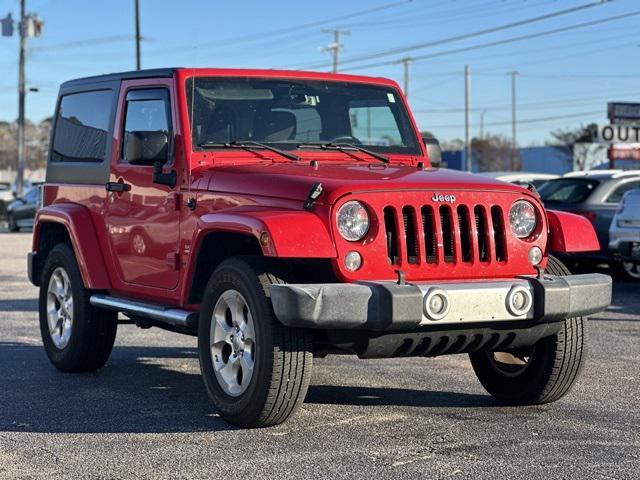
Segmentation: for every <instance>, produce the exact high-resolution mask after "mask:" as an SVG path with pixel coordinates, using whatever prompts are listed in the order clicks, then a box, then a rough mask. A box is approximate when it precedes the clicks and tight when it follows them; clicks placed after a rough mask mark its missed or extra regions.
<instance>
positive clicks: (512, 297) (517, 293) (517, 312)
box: [507, 285, 533, 317]
mask: <svg viewBox="0 0 640 480" xmlns="http://www.w3.org/2000/svg"><path fill="white" fill-rule="evenodd" d="M532 303H533V297H532V296H531V292H530V291H529V290H528V289H527V288H525V287H523V286H522V285H515V286H514V287H513V288H512V289H511V290H510V291H509V293H508V294H507V310H509V312H511V314H512V315H514V316H516V317H519V316H521V315H524V314H525V313H527V312H528V311H529V309H530V308H531V305H532Z"/></svg>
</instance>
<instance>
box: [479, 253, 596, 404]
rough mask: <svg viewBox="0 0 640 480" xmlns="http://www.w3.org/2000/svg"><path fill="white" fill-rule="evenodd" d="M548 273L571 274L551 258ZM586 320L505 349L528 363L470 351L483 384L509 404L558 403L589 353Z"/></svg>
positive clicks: (573, 321)
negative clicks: (526, 344)
mask: <svg viewBox="0 0 640 480" xmlns="http://www.w3.org/2000/svg"><path fill="white" fill-rule="evenodd" d="M546 272H547V273H549V274H551V275H558V276H566V275H570V272H569V270H568V269H567V268H566V267H565V266H564V265H563V264H562V263H561V262H559V261H558V260H557V259H555V258H553V257H549V263H548V265H547V268H546ZM585 323H586V322H585V321H584V320H583V319H582V317H577V318H568V319H566V320H564V321H563V325H562V328H561V329H560V331H559V332H558V333H556V334H554V335H551V336H549V337H545V338H543V339H541V340H539V341H538V342H537V343H536V344H535V345H533V346H532V347H529V348H523V349H519V350H518V351H511V352H504V353H507V354H509V355H513V356H515V357H516V358H517V357H520V358H526V359H528V361H527V362H526V365H507V364H504V363H502V362H501V361H500V360H499V358H496V357H495V356H494V354H495V353H496V352H476V353H472V354H470V355H469V356H470V359H471V365H472V366H473V370H474V371H475V373H476V376H477V377H478V380H480V383H481V384H482V386H483V387H484V388H485V389H486V390H487V392H489V393H490V394H491V395H492V396H493V397H495V398H496V399H497V400H498V401H499V402H501V403H504V404H507V405H536V404H543V403H549V402H555V401H556V400H558V399H560V398H562V397H563V396H564V395H566V393H567V392H568V391H569V390H570V389H571V387H572V386H573V384H574V382H575V380H576V378H577V377H578V374H579V373H580V370H581V367H582V365H583V363H584V359H585V354H586V351H585V350H586V338H585V337H586V332H585Z"/></svg>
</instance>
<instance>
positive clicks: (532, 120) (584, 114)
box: [429, 110, 603, 129]
mask: <svg viewBox="0 0 640 480" xmlns="http://www.w3.org/2000/svg"><path fill="white" fill-rule="evenodd" d="M591 115H603V110H595V111H590V112H580V113H572V114H567V115H555V116H550V117H538V118H525V119H521V120H518V122H517V123H518V125H521V124H528V123H538V122H548V121H553V120H564V119H567V118H579V117H587V116H591ZM511 123H512V121H511V120H505V121H503V122H491V123H485V126H488V127H501V126H508V125H511ZM460 127H461V125H460V124H459V123H455V124H449V125H429V128H432V129H436V128H441V129H444V128H460Z"/></svg>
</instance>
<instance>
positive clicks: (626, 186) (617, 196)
mask: <svg viewBox="0 0 640 480" xmlns="http://www.w3.org/2000/svg"><path fill="white" fill-rule="evenodd" d="M637 189H640V182H628V183H623V184H622V185H620V186H619V187H618V188H616V189H615V190H614V191H613V192H612V193H611V195H609V198H607V203H620V202H621V201H622V197H624V194H625V193H627V192H628V191H629V190H637Z"/></svg>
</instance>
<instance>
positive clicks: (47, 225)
mask: <svg viewBox="0 0 640 480" xmlns="http://www.w3.org/2000/svg"><path fill="white" fill-rule="evenodd" d="M59 243H66V244H68V245H71V238H70V237H69V232H68V231H67V228H66V227H65V226H64V225H62V224H60V223H56V222H44V223H42V224H41V225H40V226H39V235H38V245H37V250H36V251H37V252H38V259H39V261H38V264H37V266H36V271H34V277H33V278H34V280H35V281H36V282H39V281H40V275H41V273H42V267H43V266H44V262H45V261H46V260H47V257H48V256H49V252H51V250H53V248H54V247H55V246H56V245H58V244H59Z"/></svg>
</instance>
